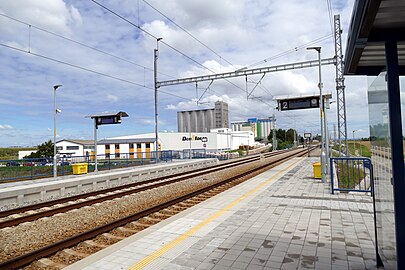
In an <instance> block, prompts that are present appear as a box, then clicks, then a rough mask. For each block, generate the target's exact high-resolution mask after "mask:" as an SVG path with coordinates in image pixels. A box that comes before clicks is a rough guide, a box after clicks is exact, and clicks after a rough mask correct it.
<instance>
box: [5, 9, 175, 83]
mask: <svg viewBox="0 0 405 270" xmlns="http://www.w3.org/2000/svg"><path fill="white" fill-rule="evenodd" d="M0 16H3V17H5V18H7V19H10V20H13V21H15V22H18V23H21V24H24V25H26V26H28V27H29V45H28V47H29V48H31V35H32V34H31V28H35V29H37V30H39V31H42V32H44V33H47V34H50V35H53V36H56V37H59V38H62V39H64V40H67V41H69V42H72V43H75V44H77V45H80V46H83V47H85V48H88V49H91V50H94V51H97V52H99V53H102V54H105V55H108V56H110V57H113V58H116V59H118V60H121V61H124V62H127V63H129V64H132V65H134V66H137V67H139V68H143V69H146V70H149V71H153V69H152V68H148V67H145V66H142V65H140V64H138V63H135V62H133V61H131V60H128V59H125V58H123V57H120V56H117V55H114V54H112V53H109V52H106V51H103V50H100V49H98V48H95V47H93V46H90V45H87V44H85V43H83V42H80V41H77V40H74V39H71V38H68V37H65V36H62V35H60V34H57V33H54V32H51V31H49V30H46V29H44V28H41V27H38V26H35V25H32V24H29V23H27V22H24V21H22V20H19V19H17V18H13V17H11V16H8V15H6V14H2V13H0ZM158 73H159V74H161V75H164V76H167V77H170V78H174V77H173V76H171V75H168V74H165V73H162V72H158Z"/></svg>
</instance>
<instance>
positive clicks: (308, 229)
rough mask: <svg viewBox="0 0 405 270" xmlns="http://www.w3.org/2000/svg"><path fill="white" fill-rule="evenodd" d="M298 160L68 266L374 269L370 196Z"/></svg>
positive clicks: (306, 160)
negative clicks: (335, 187)
mask: <svg viewBox="0 0 405 270" xmlns="http://www.w3.org/2000/svg"><path fill="white" fill-rule="evenodd" d="M316 161H318V158H296V159H294V160H292V161H289V162H288V163H285V164H282V165H280V166H277V167H275V168H274V169H272V170H269V171H267V172H265V173H263V174H260V175H258V176H256V177H254V178H252V179H251V180H249V181H247V182H244V183H242V184H240V185H238V186H237V187H234V188H232V189H230V190H228V191H226V192H223V193H221V194H219V195H217V196H215V197H213V198H211V199H209V200H207V201H205V202H203V203H201V204H199V205H196V206H194V207H192V208H190V209H188V210H186V211H184V212H182V213H180V214H178V215H176V216H173V217H171V218H169V219H167V220H165V221H163V222H161V223H159V224H157V225H154V226H151V227H150V228H148V229H147V230H144V231H142V232H141V233H138V234H136V235H134V236H132V237H130V238H127V239H125V240H123V241H120V242H119V243H117V244H116V245H113V246H111V247H109V248H106V249H104V250H102V251H100V252H98V253H96V254H94V255H92V256H89V257H88V258H86V259H84V260H82V261H80V262H78V263H76V264H73V265H71V266H70V267H68V268H66V269H86V270H96V269H130V270H134V269H154V270H155V269H170V270H172V269H184V270H191V269H215V270H217V269H322V270H323V269H330V270H334V269H374V268H375V264H376V262H375V254H374V253H375V249H374V243H373V236H374V229H373V228H374V226H373V215H372V210H373V207H372V198H371V196H370V195H368V194H358V193H356V194H348V193H341V194H335V195H332V194H330V190H329V186H328V185H327V184H323V183H322V182H321V181H320V180H317V179H314V178H313V177H312V175H313V172H312V163H314V162H316Z"/></svg>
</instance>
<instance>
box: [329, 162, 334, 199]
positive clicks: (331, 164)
mask: <svg viewBox="0 0 405 270" xmlns="http://www.w3.org/2000/svg"><path fill="white" fill-rule="evenodd" d="M330 185H331V187H330V190H331V191H332V194H335V189H334V184H333V158H331V159H330Z"/></svg>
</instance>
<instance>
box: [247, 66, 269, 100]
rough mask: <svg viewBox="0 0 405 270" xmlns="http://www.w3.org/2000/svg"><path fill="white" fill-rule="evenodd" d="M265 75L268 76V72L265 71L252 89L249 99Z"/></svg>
mask: <svg viewBox="0 0 405 270" xmlns="http://www.w3.org/2000/svg"><path fill="white" fill-rule="evenodd" d="M264 76H266V72H265V73H263V76H262V77H261V78H260V80H259V81H258V82H257V83H256V85H255V87H253V89H252V91H250V93H249V94H248V96H247V98H248V99H249V97H250V95H251V94H252V93H253V91H255V89H256V87H257V86H258V85H259V83H261V82H262V80H263V78H264Z"/></svg>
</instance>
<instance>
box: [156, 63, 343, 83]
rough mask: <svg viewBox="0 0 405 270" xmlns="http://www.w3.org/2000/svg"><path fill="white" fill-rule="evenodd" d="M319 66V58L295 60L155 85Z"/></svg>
mask: <svg viewBox="0 0 405 270" xmlns="http://www.w3.org/2000/svg"><path fill="white" fill-rule="evenodd" d="M335 64H336V59H335V57H333V58H326V59H322V60H321V65H335ZM317 66H319V60H311V61H305V62H297V63H290V64H284V65H276V66H270V67H261V68H254V69H245V70H243V69H240V70H237V71H232V72H225V73H217V74H211V75H203V76H196V77H189V78H183V79H176V80H168V81H161V82H157V83H156V86H157V87H164V86H171V85H179V84H187V83H194V82H204V81H211V80H219V79H227V78H234V77H241V76H249V75H256V74H263V73H269V72H277V71H286V70H292V69H301V68H308V67H317Z"/></svg>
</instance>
